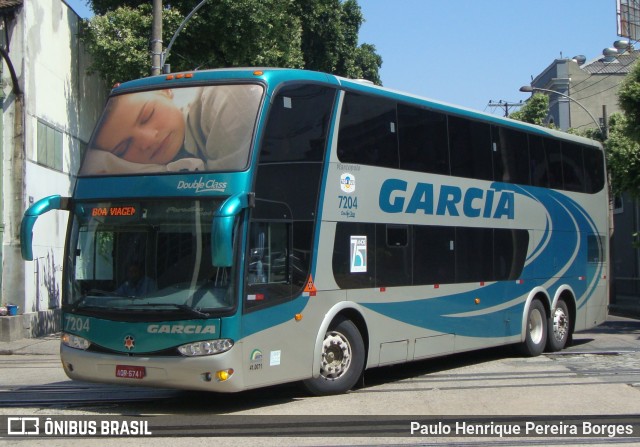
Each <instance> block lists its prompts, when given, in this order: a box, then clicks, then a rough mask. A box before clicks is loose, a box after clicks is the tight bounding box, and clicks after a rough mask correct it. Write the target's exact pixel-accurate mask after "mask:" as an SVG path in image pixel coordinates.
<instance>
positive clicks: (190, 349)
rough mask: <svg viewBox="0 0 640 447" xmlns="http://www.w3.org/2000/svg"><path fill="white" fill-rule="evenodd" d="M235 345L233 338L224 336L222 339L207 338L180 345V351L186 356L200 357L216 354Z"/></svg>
mask: <svg viewBox="0 0 640 447" xmlns="http://www.w3.org/2000/svg"><path fill="white" fill-rule="evenodd" d="M232 347H233V340H230V339H228V338H223V339H220V340H205V341H197V342H194V343H187V344H186V345H182V346H178V352H180V354H182V355H184V356H186V357H199V356H203V355H214V354H220V353H222V352H225V351H228V350H229V349H231V348H232Z"/></svg>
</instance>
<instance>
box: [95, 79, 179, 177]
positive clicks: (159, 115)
mask: <svg viewBox="0 0 640 447" xmlns="http://www.w3.org/2000/svg"><path fill="white" fill-rule="evenodd" d="M111 101H115V103H114V104H113V107H112V110H111V112H110V113H109V115H108V116H107V117H106V118H105V120H104V122H103V123H102V125H101V128H100V132H99V134H98V135H97V136H96V138H95V140H94V144H95V146H97V148H98V149H102V150H105V151H108V152H111V153H112V154H114V155H117V156H118V157H120V158H123V159H125V160H127V161H131V162H134V163H147V164H148V163H153V164H166V163H168V162H170V161H171V160H173V158H174V157H175V156H176V154H177V153H178V151H179V150H180V147H182V144H183V142H184V132H185V122H184V117H183V115H182V111H181V110H180V109H179V108H178V107H177V106H176V105H175V104H174V102H173V95H172V92H171V90H157V91H150V92H142V93H134V94H130V95H122V96H118V97H115V98H113V99H111Z"/></svg>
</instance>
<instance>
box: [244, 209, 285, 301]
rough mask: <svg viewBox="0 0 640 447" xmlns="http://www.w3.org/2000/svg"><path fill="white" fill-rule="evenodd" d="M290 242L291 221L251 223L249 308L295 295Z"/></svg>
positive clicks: (247, 299)
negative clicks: (293, 293) (292, 282)
mask: <svg viewBox="0 0 640 447" xmlns="http://www.w3.org/2000/svg"><path fill="white" fill-rule="evenodd" d="M290 241H291V224H290V223H287V222H259V221H253V222H252V223H251V228H250V230H249V248H248V256H247V266H246V269H247V275H246V278H247V295H246V304H247V307H248V308H253V307H259V306H260V305H272V304H277V303H279V302H283V301H286V300H289V299H291V298H292V284H291V273H290V270H291V269H290V260H289V259H290V257H289V253H290V246H291V243H290Z"/></svg>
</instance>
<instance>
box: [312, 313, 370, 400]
mask: <svg viewBox="0 0 640 447" xmlns="http://www.w3.org/2000/svg"><path fill="white" fill-rule="evenodd" d="M321 356H322V358H321V359H320V376H319V377H317V378H311V379H307V380H305V381H303V385H304V386H305V388H306V389H307V390H308V391H309V392H311V393H312V394H315V395H317V396H326V395H330V394H340V393H345V392H347V391H349V390H350V389H351V388H353V386H354V385H355V384H356V382H357V381H358V379H359V378H360V375H361V374H362V371H363V369H364V357H365V349H364V342H363V341H362V335H361V334H360V331H359V330H358V328H357V327H356V325H355V324H353V322H352V321H351V320H348V319H346V318H344V317H339V318H338V319H337V320H336V321H334V322H333V324H332V325H331V326H330V327H329V330H328V331H327V333H326V334H325V336H324V341H323V342H322V352H321Z"/></svg>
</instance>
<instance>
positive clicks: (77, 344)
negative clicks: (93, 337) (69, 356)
mask: <svg viewBox="0 0 640 447" xmlns="http://www.w3.org/2000/svg"><path fill="white" fill-rule="evenodd" d="M60 340H61V341H62V344H63V345H65V346H69V347H70V348H74V349H82V350H83V351H86V350H87V349H89V346H91V342H90V341H89V340H87V339H86V338H82V337H78V336H77V335H73V334H67V333H63V334H62V336H61V337H60Z"/></svg>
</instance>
